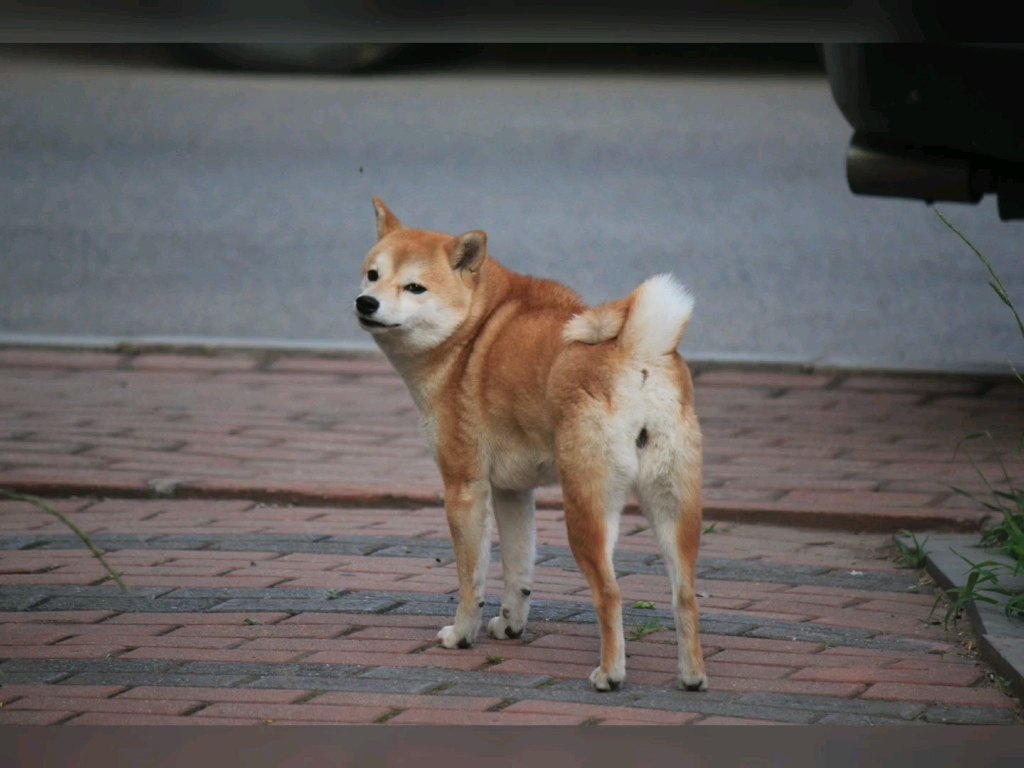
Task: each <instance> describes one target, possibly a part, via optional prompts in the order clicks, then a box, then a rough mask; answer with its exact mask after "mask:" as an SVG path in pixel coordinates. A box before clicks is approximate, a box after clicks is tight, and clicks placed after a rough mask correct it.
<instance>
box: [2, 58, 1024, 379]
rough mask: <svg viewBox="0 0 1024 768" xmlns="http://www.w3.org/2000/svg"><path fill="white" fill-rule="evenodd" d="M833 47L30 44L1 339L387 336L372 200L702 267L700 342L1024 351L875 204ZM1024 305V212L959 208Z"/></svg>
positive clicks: (607, 258) (915, 217)
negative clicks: (855, 171) (365, 316)
mask: <svg viewBox="0 0 1024 768" xmlns="http://www.w3.org/2000/svg"><path fill="white" fill-rule="evenodd" d="M851 133H852V128H851V126H850V124H849V123H848V122H847V120H846V119H845V118H844V117H843V114H842V113H841V112H840V111H839V108H838V107H837V106H836V102H835V100H834V98H833V95H832V93H831V91H830V87H829V82H828V80H827V78H826V76H825V70H824V67H823V64H822V54H821V49H820V47H817V46H814V45H804V44H800V45H771V44H769V45H751V44H748V45H726V44H718V45H646V46H642V45H633V46H622V45H604V46H601V45H572V46H564V45H563V46H553V45H486V46H483V45H481V46H466V45H418V46H387V45H377V46H347V47H337V46H335V47H333V48H331V47H328V48H324V49H320V50H311V49H310V48H309V47H308V46H307V47H294V48H289V47H288V46H279V47H277V48H275V49H274V50H269V49H260V48H258V47H251V46H250V47H246V46H226V47H225V46H192V45H162V46H158V45H92V46H87V45H74V46H71V45H65V46H41V45H5V46H0V340H3V339H4V338H7V339H26V338H30V337H32V338H36V336H34V335H39V337H40V338H41V337H43V336H45V337H47V338H50V339H52V338H54V337H56V336H69V335H72V336H80V337H81V336H113V337H118V338H123V337H140V336H174V337H180V338H182V339H184V340H187V339H207V340H209V339H211V338H217V339H245V340H250V341H260V340H262V341H265V342H277V341H290V342H295V343H300V342H301V343H304V344H309V345H311V346H315V345H323V346H325V347H326V346H335V347H366V346H367V345H368V339H367V338H366V334H364V333H363V332H362V331H361V330H360V329H359V328H358V326H357V325H356V323H355V322H354V320H353V317H352V312H351V305H352V301H353V300H354V298H355V296H356V293H357V290H358V278H359V267H360V264H361V261H362V259H363V257H364V256H365V254H366V252H367V251H368V250H369V248H370V247H371V246H372V245H373V242H374V222H373V211H372V206H371V203H370V198H371V197H372V196H374V195H377V196H380V197H381V198H383V199H384V201H385V202H386V203H387V204H388V205H389V207H391V209H392V210H393V211H394V212H395V213H396V214H397V215H398V216H399V217H400V218H401V219H402V221H403V222H404V223H405V224H406V225H407V226H415V227H422V228H427V229H435V230H444V231H448V232H451V233H459V232H462V231H466V230H470V229H478V228H480V229H485V230H486V231H487V232H488V235H489V244H490V248H491V253H492V255H494V256H495V257H497V258H498V259H500V260H501V261H502V262H503V263H505V264H506V266H508V267H510V268H511V269H514V270H516V271H519V272H525V273H530V274H535V275H538V276H543V277H551V278H554V279H557V280H560V281H563V282H565V283H567V284H568V285H570V286H571V287H573V288H574V289H576V290H577V291H578V292H579V293H581V294H582V295H583V297H584V298H585V299H586V300H587V301H590V302H595V303H596V302H601V301H605V300H607V299H610V298H615V297H619V296H622V295H625V294H626V293H628V292H629V291H631V290H632V289H633V288H634V287H635V286H636V285H637V284H639V283H640V282H641V281H643V280H644V279H645V278H646V277H648V276H650V275H652V274H654V273H657V272H663V271H670V272H673V273H674V274H675V275H676V276H677V277H678V278H679V279H680V280H681V281H683V282H684V283H686V284H687V285H689V286H690V287H691V288H692V289H693V291H694V292H695V294H696V298H697V304H696V310H695V315H694V320H693V322H692V323H691V325H690V328H689V330H688V332H687V337H686V339H685V340H684V342H683V346H682V351H683V352H684V354H688V355H691V356H694V357H704V358H718V359H724V360H728V359H740V360H763V361H781V362H816V363H818V364H826V365H828V364H838V365H858V366H868V367H880V368H921V367H923V368H945V369H970V368H975V367H995V368H998V369H1000V370H1005V369H1006V368H1007V362H1008V360H1010V359H1013V361H1014V362H1016V363H1021V362H1022V361H1024V342H1022V341H1021V339H1020V336H1019V333H1018V332H1017V330H1016V326H1015V325H1014V323H1013V319H1012V316H1011V315H1010V313H1009V310H1008V309H1007V308H1006V307H1005V306H1003V305H1002V304H1001V303H1000V302H999V301H998V299H997V298H996V297H995V295H994V294H993V293H992V291H991V289H990V288H989V287H988V286H987V284H986V283H987V279H988V274H987V272H986V270H985V268H984V266H983V265H982V264H981V263H980V262H979V260H978V259H977V257H976V256H974V254H972V253H971V252H970V250H969V249H968V248H967V247H966V246H965V245H964V244H963V243H962V242H961V241H960V240H959V239H958V238H957V237H956V236H955V235H954V234H953V233H952V232H950V231H949V230H948V229H947V228H946V227H945V226H944V225H943V224H942V223H941V222H940V221H939V220H938V218H937V217H936V216H935V213H934V212H933V211H932V210H929V208H928V207H927V206H926V205H925V204H924V203H922V202H919V201H914V200H902V199H886V198H870V197H858V196H855V195H853V194H852V193H851V192H850V188H849V186H848V183H847V179H846V175H845V166H844V158H845V155H846V151H847V147H848V145H849V143H850V136H851ZM936 207H937V208H938V209H939V210H940V211H942V212H943V213H944V214H945V215H946V216H947V217H948V218H950V219H951V220H952V221H953V223H955V224H956V225H957V226H958V227H959V228H960V229H961V231H963V232H964V233H965V234H967V235H968V236H969V237H970V238H971V239H972V240H973V241H974V242H975V244H976V245H978V246H979V248H980V249H981V250H982V253H984V254H985V255H986V256H987V258H988V259H989V260H990V261H991V263H992V264H993V266H994V267H995V268H996V270H997V271H998V272H999V274H1000V276H1001V277H1002V279H1003V281H1004V283H1005V284H1006V286H1007V289H1008V291H1009V293H1010V295H1011V297H1015V298H1020V299H1021V301H1022V302H1024V263H1022V260H1021V259H1020V256H1021V243H1022V240H1024V238H1022V233H1024V222H1019V221H1017V222H1013V221H1011V222H1002V221H1000V219H999V216H998V215H997V212H996V200H995V198H994V197H991V196H989V197H986V198H984V199H983V200H982V202H981V203H980V204H979V205H963V204H957V203H938V204H937V205H936Z"/></svg>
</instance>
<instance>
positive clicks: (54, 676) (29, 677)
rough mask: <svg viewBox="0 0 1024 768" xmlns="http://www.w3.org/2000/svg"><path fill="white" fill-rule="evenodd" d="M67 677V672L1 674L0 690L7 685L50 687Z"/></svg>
mask: <svg viewBox="0 0 1024 768" xmlns="http://www.w3.org/2000/svg"><path fill="white" fill-rule="evenodd" d="M67 676H68V673H67V672H0V688H2V687H3V686H5V685H48V684H52V683H56V682H59V681H61V680H63V679H64V678H65V677H67Z"/></svg>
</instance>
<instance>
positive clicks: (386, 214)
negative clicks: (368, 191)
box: [373, 197, 402, 240]
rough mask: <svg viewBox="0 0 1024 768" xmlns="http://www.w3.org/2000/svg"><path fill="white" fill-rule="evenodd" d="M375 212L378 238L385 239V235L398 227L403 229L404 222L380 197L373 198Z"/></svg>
mask: <svg viewBox="0 0 1024 768" xmlns="http://www.w3.org/2000/svg"><path fill="white" fill-rule="evenodd" d="M373 212H374V213H375V214H376V215H377V239H378V240H383V239H384V236H385V235H387V234H388V233H390V232H394V231H395V230H396V229H402V222H400V221H399V220H398V217H397V216H395V214H393V213H392V212H391V211H389V210H388V207H387V206H386V205H384V203H383V202H381V199H380V198H379V197H375V198H373Z"/></svg>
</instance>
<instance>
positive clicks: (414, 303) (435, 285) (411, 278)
mask: <svg viewBox="0 0 1024 768" xmlns="http://www.w3.org/2000/svg"><path fill="white" fill-rule="evenodd" d="M373 207H374V209H375V210H376V213H377V244H376V245H375V246H374V247H373V248H372V249H371V250H370V253H369V254H368V255H367V256H366V260H365V261H364V262H363V276H362V277H363V279H362V292H361V293H360V295H359V297H358V298H357V299H356V302H355V313H356V317H357V318H358V319H359V325H360V326H362V327H363V328H364V329H365V330H367V331H369V332H370V333H371V334H373V336H374V338H375V339H376V341H377V343H378V344H380V345H381V346H385V347H387V348H389V349H393V350H394V351H396V352H406V353H415V352H425V351H427V350H430V349H433V348H434V347H436V346H438V345H439V344H441V343H442V342H444V341H445V340H446V339H448V338H449V337H450V336H451V335H452V334H453V333H454V332H455V331H456V329H457V328H458V327H459V326H460V325H461V324H462V323H463V322H464V321H465V320H466V317H467V316H468V314H469V308H470V301H471V299H472V296H473V290H474V289H475V287H476V285H477V279H478V273H479V270H480V267H481V266H482V265H483V263H484V259H485V258H486V256H487V235H486V234H485V233H483V232H481V231H474V232H467V233H466V234H464V235H460V236H459V237H452V236H450V235H445V234H442V233H439V232H425V231H423V230H419V229H406V228H405V227H403V226H402V224H401V222H400V221H399V220H398V218H397V217H396V216H395V215H394V214H393V213H392V212H391V211H389V210H388V208H387V206H386V205H384V203H382V202H381V201H380V200H378V199H377V198H376V197H375V198H373Z"/></svg>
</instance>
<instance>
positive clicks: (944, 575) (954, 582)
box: [899, 535, 1024, 701]
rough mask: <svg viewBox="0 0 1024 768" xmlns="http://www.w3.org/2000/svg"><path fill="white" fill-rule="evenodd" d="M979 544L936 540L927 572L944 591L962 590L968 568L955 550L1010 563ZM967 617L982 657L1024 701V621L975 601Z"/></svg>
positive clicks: (929, 551) (959, 539) (943, 538)
mask: <svg viewBox="0 0 1024 768" xmlns="http://www.w3.org/2000/svg"><path fill="white" fill-rule="evenodd" d="M899 538H900V540H901V541H903V542H904V543H905V544H908V545H912V544H913V542H912V541H911V540H910V539H908V538H907V537H903V536H901V537H899ZM978 543H979V542H978V539H977V537H975V536H970V535H959V536H954V535H946V536H936V537H934V539H933V542H931V543H930V544H929V546H927V550H926V551H927V560H926V562H925V570H926V571H927V573H928V575H929V576H931V577H932V578H933V579H935V581H936V583H937V584H938V585H939V586H940V587H941V588H942V589H943V590H944V591H945V590H950V589H955V588H958V587H961V586H963V585H964V584H965V583H966V581H967V573H968V570H969V566H968V565H967V563H965V562H964V561H963V560H962V559H961V558H960V557H959V556H958V555H957V554H956V551H959V552H960V553H961V554H964V555H965V556H967V557H968V558H969V559H972V560H974V561H975V562H977V561H978V560H979V558H975V557H974V555H975V554H980V555H981V558H980V559H984V560H1004V561H1005V562H1007V563H1010V560H1009V558H1005V557H1003V556H1002V555H999V554H997V553H996V552H994V551H993V550H990V549H983V548H981V547H979V546H978ZM954 550H956V551H954ZM966 614H967V617H968V619H969V621H970V622H971V629H972V630H973V631H974V635H975V637H977V639H978V651H979V652H980V653H981V657H982V658H983V659H984V660H985V661H986V662H988V664H989V665H990V666H991V667H992V668H993V669H995V670H996V672H998V673H999V674H1000V675H1002V676H1003V677H1005V678H1007V679H1008V680H1009V681H1010V688H1011V690H1012V691H1013V693H1014V695H1015V696H1017V698H1018V699H1020V700H1022V701H1024V621H1019V620H1013V619H1010V618H1008V617H1007V616H1006V614H1005V613H1004V612H1003V611H1002V610H1001V609H1000V608H999V607H997V606H992V605H987V604H982V605H979V604H978V603H977V602H975V601H973V600H972V601H971V602H969V603H968V604H967V610H966Z"/></svg>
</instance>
